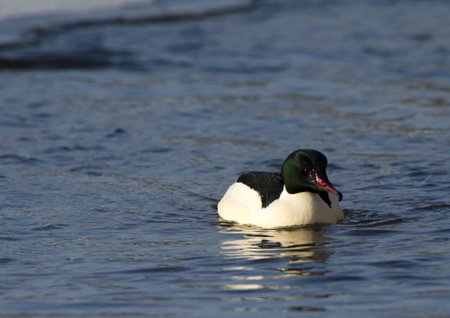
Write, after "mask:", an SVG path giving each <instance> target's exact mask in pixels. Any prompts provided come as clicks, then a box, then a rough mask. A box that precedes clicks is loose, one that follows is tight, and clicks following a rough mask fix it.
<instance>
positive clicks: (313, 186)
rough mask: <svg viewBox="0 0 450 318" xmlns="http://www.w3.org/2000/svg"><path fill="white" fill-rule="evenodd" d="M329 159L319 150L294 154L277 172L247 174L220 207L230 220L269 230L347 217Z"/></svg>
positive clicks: (307, 150)
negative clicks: (330, 175)
mask: <svg viewBox="0 0 450 318" xmlns="http://www.w3.org/2000/svg"><path fill="white" fill-rule="evenodd" d="M326 168H327V158H326V157H325V155H324V154H322V153H321V152H319V151H317V150H312V149H300V150H296V151H294V152H293V153H291V154H290V155H289V156H288V157H287V158H286V160H285V161H284V163H283V165H282V167H281V173H277V172H248V173H244V174H242V175H241V176H239V178H238V179H237V181H236V182H235V183H233V184H232V185H231V186H230V187H229V188H228V190H227V191H226V193H225V195H224V196H223V197H222V199H221V200H220V201H219V204H218V206H217V208H218V213H219V215H220V217H221V218H222V219H224V220H226V221H231V222H236V223H240V224H246V225H255V226H258V227H262V228H266V229H274V228H285V227H294V226H301V225H308V224H318V223H336V222H338V221H340V220H342V219H343V218H344V213H343V212H342V209H341V207H340V206H339V201H341V200H342V194H341V193H340V192H339V191H338V190H336V188H334V187H333V185H332V184H331V182H330V181H329V180H328V177H327V173H326Z"/></svg>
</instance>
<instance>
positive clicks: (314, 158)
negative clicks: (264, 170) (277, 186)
mask: <svg viewBox="0 0 450 318" xmlns="http://www.w3.org/2000/svg"><path fill="white" fill-rule="evenodd" d="M327 163H328V161H327V157H325V155H324V154H322V153H321V152H319V151H316V150H312V149H300V150H297V151H294V152H293V153H291V154H290V155H289V156H288V157H287V158H286V160H285V161H284V163H283V166H282V168H281V174H282V176H283V180H284V184H285V186H286V190H287V192H289V193H291V194H294V193H298V192H304V191H310V192H321V191H326V192H329V193H332V194H334V195H336V196H337V197H338V198H339V201H340V200H342V193H340V192H339V191H338V190H336V189H335V188H334V187H333V185H332V184H331V182H330V181H329V180H328V177H327V172H326V169H327Z"/></svg>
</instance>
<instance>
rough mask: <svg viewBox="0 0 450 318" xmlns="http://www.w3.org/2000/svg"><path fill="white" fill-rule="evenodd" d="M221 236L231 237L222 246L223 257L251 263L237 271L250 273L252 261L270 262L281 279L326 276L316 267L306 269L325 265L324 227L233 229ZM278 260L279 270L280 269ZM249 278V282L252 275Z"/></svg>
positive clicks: (232, 227) (326, 253) (327, 254)
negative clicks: (314, 264)
mask: <svg viewBox="0 0 450 318" xmlns="http://www.w3.org/2000/svg"><path fill="white" fill-rule="evenodd" d="M222 232H223V233H225V234H227V235H229V236H230V239H226V240H224V241H223V242H222V245H221V251H222V254H223V255H225V256H226V257H228V258H236V259H246V260H249V261H251V262H247V263H248V264H249V268H243V266H238V267H236V268H235V269H236V270H245V269H247V270H250V271H251V270H252V269H253V268H252V267H254V262H255V261H256V262H258V261H270V260H273V261H274V265H275V266H277V265H278V266H277V268H276V269H277V270H279V271H281V272H282V273H283V276H284V277H286V276H311V275H323V274H325V273H324V272H323V271H320V270H318V269H317V267H315V266H308V264H310V263H323V262H326V260H327V259H328V257H329V255H330V254H331V252H329V251H327V250H326V249H325V247H324V243H325V242H326V241H328V240H329V239H328V238H327V237H326V236H325V235H324V233H323V227H319V226H310V227H301V228H295V229H289V230H263V229H257V228H250V227H243V226H238V225H232V226H227V227H226V228H225V227H224V228H223V231H222ZM280 260H281V261H282V262H281V263H282V264H283V266H282V268H280V267H279V265H280ZM286 261H287V262H286ZM252 264H253V265H252ZM241 265H242V263H241ZM311 265H312V264H311ZM314 268H316V270H314ZM319 268H320V267H319ZM227 269H231V270H233V269H234V268H227ZM249 277H250V278H252V276H251V275H250V276H249ZM258 277H260V276H258ZM255 280H257V279H255Z"/></svg>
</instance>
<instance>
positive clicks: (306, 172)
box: [302, 168, 309, 176]
mask: <svg viewBox="0 0 450 318" xmlns="http://www.w3.org/2000/svg"><path fill="white" fill-rule="evenodd" d="M302 173H303V175H304V176H307V175H308V174H309V170H308V169H306V168H305V169H303V170H302Z"/></svg>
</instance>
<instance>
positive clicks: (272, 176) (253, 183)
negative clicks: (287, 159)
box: [237, 172, 284, 208]
mask: <svg viewBox="0 0 450 318" xmlns="http://www.w3.org/2000/svg"><path fill="white" fill-rule="evenodd" d="M237 182H242V183H243V184H245V185H247V186H249V187H250V188H252V189H254V190H255V191H256V192H258V193H259V195H260V196H261V202H262V206H263V208H265V207H266V206H268V205H269V204H270V203H272V202H273V201H275V200H276V199H278V198H279V197H280V195H281V192H283V186H284V182H283V178H282V177H281V174H280V173H274V172H247V173H244V174H242V175H241V176H240V177H239V178H238V179H237Z"/></svg>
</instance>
